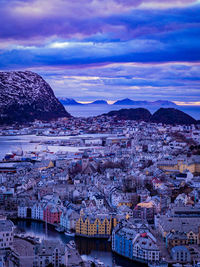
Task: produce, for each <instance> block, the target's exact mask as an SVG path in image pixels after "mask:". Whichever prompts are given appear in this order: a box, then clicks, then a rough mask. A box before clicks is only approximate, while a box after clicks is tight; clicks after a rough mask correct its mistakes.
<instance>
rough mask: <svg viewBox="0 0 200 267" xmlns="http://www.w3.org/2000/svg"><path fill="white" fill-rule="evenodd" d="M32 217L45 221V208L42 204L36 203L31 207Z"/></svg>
mask: <svg viewBox="0 0 200 267" xmlns="http://www.w3.org/2000/svg"><path fill="white" fill-rule="evenodd" d="M31 218H32V219H34V220H41V221H43V219H44V209H43V206H42V204H40V203H36V204H35V205H33V207H32V208H31Z"/></svg>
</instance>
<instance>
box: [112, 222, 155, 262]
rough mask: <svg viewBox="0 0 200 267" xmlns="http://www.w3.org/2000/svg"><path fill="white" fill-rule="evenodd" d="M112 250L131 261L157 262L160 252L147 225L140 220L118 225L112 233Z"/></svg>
mask: <svg viewBox="0 0 200 267" xmlns="http://www.w3.org/2000/svg"><path fill="white" fill-rule="evenodd" d="M112 250H113V251H114V252H116V253H117V254H119V255H122V256H124V257H126V258H129V259H131V260H136V261H141V262H159V260H160V251H159V249H158V247H157V244H156V239H155V237H154V236H153V235H152V234H151V233H150V231H149V229H148V225H147V224H144V223H142V221H140V220H135V219H134V220H133V219H132V220H131V219H130V220H129V221H127V222H123V223H122V224H121V225H120V224H119V225H118V226H117V227H116V228H115V229H114V230H113V233H112Z"/></svg>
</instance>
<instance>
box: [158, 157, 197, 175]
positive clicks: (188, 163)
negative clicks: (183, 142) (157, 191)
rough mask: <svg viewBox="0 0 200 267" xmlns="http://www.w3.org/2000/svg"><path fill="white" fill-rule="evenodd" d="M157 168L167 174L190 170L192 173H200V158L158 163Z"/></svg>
mask: <svg viewBox="0 0 200 267" xmlns="http://www.w3.org/2000/svg"><path fill="white" fill-rule="evenodd" d="M157 166H158V168H160V169H161V170H163V171H165V173H167V174H168V173H170V172H174V171H178V172H181V173H183V172H184V171H185V170H189V171H190V172H191V173H199V172H200V157H198V156H197V157H191V158H188V159H187V158H186V159H177V160H166V161H162V162H160V163H158V165H157Z"/></svg>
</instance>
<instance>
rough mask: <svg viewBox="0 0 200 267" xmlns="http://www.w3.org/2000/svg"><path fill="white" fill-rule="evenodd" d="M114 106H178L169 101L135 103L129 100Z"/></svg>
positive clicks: (118, 102) (121, 101) (117, 102)
mask: <svg viewBox="0 0 200 267" xmlns="http://www.w3.org/2000/svg"><path fill="white" fill-rule="evenodd" d="M113 105H154V106H176V104H175V103H173V102H171V101H167V100H157V101H152V102H151V101H145V100H144V101H134V100H132V99H129V98H125V99H122V100H118V101H116V102H115V103H114V104H113Z"/></svg>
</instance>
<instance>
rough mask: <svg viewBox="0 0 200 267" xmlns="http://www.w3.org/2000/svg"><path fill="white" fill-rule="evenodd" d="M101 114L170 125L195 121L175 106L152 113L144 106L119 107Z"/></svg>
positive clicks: (194, 122)
mask: <svg viewBox="0 0 200 267" xmlns="http://www.w3.org/2000/svg"><path fill="white" fill-rule="evenodd" d="M102 115H104V116H109V117H112V116H115V117H116V118H117V119H119V120H121V119H124V120H136V121H146V122H154V123H163V124H172V125H174V124H180V125H191V124H196V123H197V121H196V120H195V119H194V118H192V117H191V116H189V115H188V114H186V113H185V112H183V111H180V110H178V109H175V108H160V109H158V110H157V111H156V112H155V113H154V114H153V115H152V114H151V113H150V112H149V110H148V109H145V108H135V109H134V108H130V109H120V110H116V111H110V112H108V113H105V114H102Z"/></svg>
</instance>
